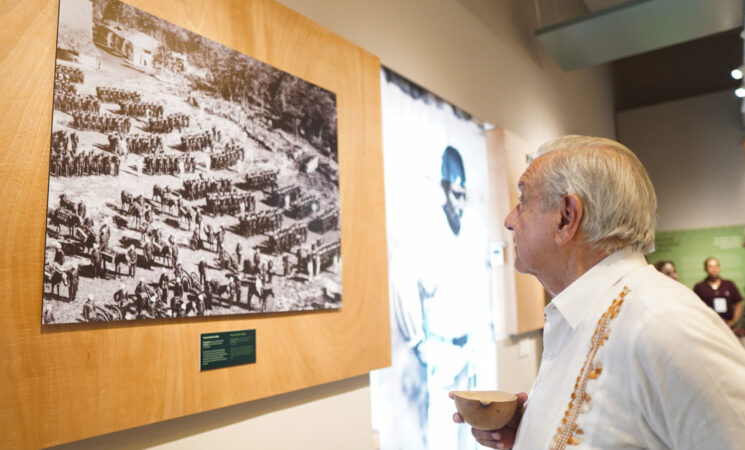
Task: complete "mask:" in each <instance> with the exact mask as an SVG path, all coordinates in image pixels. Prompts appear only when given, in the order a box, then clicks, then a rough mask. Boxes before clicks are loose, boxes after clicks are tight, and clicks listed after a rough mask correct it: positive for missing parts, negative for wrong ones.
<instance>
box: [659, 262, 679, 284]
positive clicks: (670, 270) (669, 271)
mask: <svg viewBox="0 0 745 450" xmlns="http://www.w3.org/2000/svg"><path fill="white" fill-rule="evenodd" d="M654 268H655V269H657V271H658V272H660V273H662V274H664V275H667V276H668V277H670V278H672V279H673V280H675V281H680V277H678V269H676V268H675V263H673V262H672V261H670V260H669V259H661V260H659V261H657V262H656V263H654Z"/></svg>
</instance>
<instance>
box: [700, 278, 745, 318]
mask: <svg viewBox="0 0 745 450" xmlns="http://www.w3.org/2000/svg"><path fill="white" fill-rule="evenodd" d="M693 292H695V293H696V295H698V296H699V297H700V298H701V300H703V301H704V303H706V305H707V306H708V307H709V308H711V309H714V299H715V298H718V297H721V298H723V299H725V300H726V302H727V311H726V312H720V313H718V314H719V316H720V317H721V318H722V319H724V320H727V321H729V320H732V319H733V317H734V314H735V306H737V304H738V303H740V302H741V301H742V296H741V295H740V291H738V290H737V286H735V283H733V282H731V281H729V280H722V282H721V284H720V285H719V289H716V290H715V289H713V288H712V287H711V286H710V285H709V283H707V282H706V280H704V281H701V282H700V283H698V284H696V286H694V288H693ZM715 311H716V310H715Z"/></svg>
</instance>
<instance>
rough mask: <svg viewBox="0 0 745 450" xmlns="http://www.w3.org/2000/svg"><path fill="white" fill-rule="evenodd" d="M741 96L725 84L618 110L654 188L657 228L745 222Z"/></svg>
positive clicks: (621, 128)
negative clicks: (716, 89) (724, 87)
mask: <svg viewBox="0 0 745 450" xmlns="http://www.w3.org/2000/svg"><path fill="white" fill-rule="evenodd" d="M740 102H741V100H740V99H738V98H737V97H735V95H734V94H733V93H732V92H731V91H729V90H727V91H720V92H715V93H712V94H706V95H701V96H696V97H691V98H687V99H683V100H676V101H672V102H667V103H661V104H657V105H652V106H646V107H642V108H636V109H630V110H627V111H621V112H619V113H618V114H617V121H618V135H619V139H620V140H621V142H623V143H625V144H626V145H628V146H629V148H631V149H632V150H633V151H634V152H636V154H637V155H638V156H639V159H641V161H642V163H644V165H645V167H646V168H647V170H648V171H649V174H650V177H651V178H652V182H653V183H654V186H655V189H656V190H657V201H658V204H659V207H658V220H659V223H658V229H659V230H681V229H690V228H707V227H718V226H726V225H740V224H744V223H745V209H743V208H742V205H745V175H743V174H745V149H743V130H742V125H741V115H740Z"/></svg>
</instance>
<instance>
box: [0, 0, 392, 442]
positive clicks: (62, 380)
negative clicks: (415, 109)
mask: <svg viewBox="0 0 745 450" xmlns="http://www.w3.org/2000/svg"><path fill="white" fill-rule="evenodd" d="M128 3H130V4H132V5H133V6H135V7H137V8H140V9H142V10H144V11H147V12H149V13H151V14H153V15H156V16H158V17H161V18H163V19H165V20H168V21H170V22H173V23H175V24H177V25H179V26H181V27H184V28H186V29H188V30H191V31H194V32H196V33H198V34H201V35H203V36H205V37H207V38H210V39H212V40H215V41H217V42H219V43H221V44H223V45H226V46H228V47H231V48H233V49H235V50H238V51H239V52H241V53H245V54H247V55H249V56H252V57H254V58H257V59H259V60H261V61H264V62H267V63H268V64H271V65H273V66H275V67H277V68H279V69H281V70H284V71H286V72H289V73H291V74H293V75H296V76H298V77H301V78H303V79H305V80H308V81H310V82H312V83H315V84H317V85H319V86H321V87H323V88H326V89H329V90H331V91H333V92H335V93H336V94H337V106H338V130H339V134H338V141H339V160H340V161H339V163H340V169H339V174H340V191H341V222H342V257H343V265H344V266H343V306H342V308H341V309H340V310H334V311H321V312H310V313H308V312H306V313H285V314H271V315H264V316H260V317H257V316H229V317H213V318H199V319H172V320H152V321H144V322H143V321H140V322H138V323H126V322H120V323H109V324H107V323H102V324H80V325H77V324H71V325H55V326H44V327H43V326H41V295H42V264H43V256H44V235H45V226H46V202H47V183H48V173H49V144H50V132H51V125H50V124H51V114H52V89H53V83H54V64H55V42H56V32H57V13H58V2H57V1H56V0H24V1H22V2H18V1H17V2H0V92H2V108H1V109H0V210H1V211H2V220H0V242H1V244H0V299H1V300H2V313H0V386H2V387H0V423H1V424H2V425H0V426H1V427H2V431H1V432H0V447H2V448H39V447H46V446H51V445H55V444H59V443H64V442H69V441H73V440H78V439H82V438H85V437H90V436H95V435H99V434H103V433H108V432H112V431H116V430H120V429H125V428H130V427H134V426H139V425H143V424H148V423H153V422H157V421H162V420H166V419H170V418H175V417H179V416H183V415H187V414H193V413H197V412H201V411H206V410H210V409H214V408H220V407H224V406H227V405H232V404H236V403H240V402H246V401H250V400H254V399H258V398H263V397H268V396H272V395H276V394H279V393H283V392H288V391H292V390H296V389H300V388H304V387H308V386H313V385H317V384H321V383H327V382H330V381H334V380H339V379H343V378H348V377H352V376H355V375H359V374H363V373H366V372H369V371H370V370H372V369H376V368H380V367H384V366H387V365H389V364H390V343H389V339H390V337H389V336H390V333H389V321H388V298H387V292H388V289H387V285H388V282H387V267H386V242H385V211H384V195H383V165H382V140H381V116H380V82H379V76H380V75H379V72H380V63H379V61H378V59H377V58H376V57H375V56H373V55H371V54H369V53H367V52H365V51H363V50H362V49H360V48H358V47H356V46H354V45H352V44H350V43H349V42H347V41H345V40H343V39H341V38H339V37H337V36H335V35H333V34H332V33H330V32H328V31H326V30H324V29H322V28H321V27H319V26H318V25H316V24H314V23H312V22H310V21H309V20H307V19H305V18H303V17H301V16H299V15H298V14H296V13H294V12H293V11H291V10H289V9H287V8H285V7H284V6H282V5H279V4H277V3H275V2H272V1H269V0H256V1H248V0H246V1H242V0H219V1H218V0H190V1H182V0H157V1H154V0H151V1H145V0H137V1H129V2H128ZM242 329H256V335H257V362H256V363H255V364H251V365H245V366H239V367H233V368H228V369H218V370H212V371H207V372H203V373H200V372H199V354H198V350H199V335H200V334H201V333H209V332H220V331H231V330H242Z"/></svg>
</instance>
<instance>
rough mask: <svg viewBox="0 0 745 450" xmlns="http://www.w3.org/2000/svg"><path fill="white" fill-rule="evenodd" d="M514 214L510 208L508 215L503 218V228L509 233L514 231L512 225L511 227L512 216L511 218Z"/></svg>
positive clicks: (513, 209)
mask: <svg viewBox="0 0 745 450" xmlns="http://www.w3.org/2000/svg"><path fill="white" fill-rule="evenodd" d="M514 213H515V208H512V210H511V211H510V213H509V214H507V217H505V218H504V227H505V228H507V229H508V230H510V231H515V230H514V225H513V224H514V216H513V215H514Z"/></svg>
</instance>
